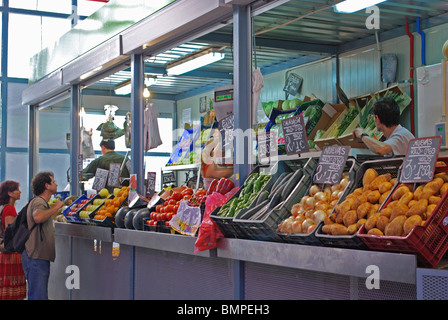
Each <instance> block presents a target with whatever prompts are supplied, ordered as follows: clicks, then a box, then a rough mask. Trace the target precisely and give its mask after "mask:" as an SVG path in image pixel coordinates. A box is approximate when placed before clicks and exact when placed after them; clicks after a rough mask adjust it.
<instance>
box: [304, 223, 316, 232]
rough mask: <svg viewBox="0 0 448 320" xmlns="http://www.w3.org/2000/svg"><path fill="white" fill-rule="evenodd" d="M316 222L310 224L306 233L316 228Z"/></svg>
mask: <svg viewBox="0 0 448 320" xmlns="http://www.w3.org/2000/svg"><path fill="white" fill-rule="evenodd" d="M316 226H317V225H316V224H312V225H310V226H309V227H308V230H307V231H306V233H311V232H313V230H314V229H315V228H316Z"/></svg>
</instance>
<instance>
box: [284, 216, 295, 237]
mask: <svg viewBox="0 0 448 320" xmlns="http://www.w3.org/2000/svg"><path fill="white" fill-rule="evenodd" d="M293 222H294V217H292V216H291V217H289V218H287V219H286V220H285V221H284V223H283V232H284V233H290V232H291V226H292V223H293Z"/></svg>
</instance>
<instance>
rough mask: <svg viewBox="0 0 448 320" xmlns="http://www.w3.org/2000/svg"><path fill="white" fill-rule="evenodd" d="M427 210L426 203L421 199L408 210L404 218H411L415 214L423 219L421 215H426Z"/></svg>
mask: <svg viewBox="0 0 448 320" xmlns="http://www.w3.org/2000/svg"><path fill="white" fill-rule="evenodd" d="M427 209H428V201H427V200H426V199H422V200H419V201H418V202H417V203H416V204H414V205H413V206H412V207H410V208H409V210H408V211H407V212H406V216H407V217H411V216H413V215H416V214H417V215H419V216H422V217H423V214H425V213H426V210H427Z"/></svg>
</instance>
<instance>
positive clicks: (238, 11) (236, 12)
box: [233, 5, 252, 186]
mask: <svg viewBox="0 0 448 320" xmlns="http://www.w3.org/2000/svg"><path fill="white" fill-rule="evenodd" d="M251 34H252V30H251V14H250V6H240V5H233V43H234V46H235V47H234V50H233V52H234V61H233V74H234V77H233V81H234V98H233V101H234V105H233V113H234V128H235V134H234V137H235V139H234V174H235V185H236V186H240V185H242V183H243V181H244V180H246V178H247V176H248V175H249V172H250V170H251V152H248V150H252V148H250V144H251V139H250V138H249V139H247V140H248V141H247V143H248V147H247V148H244V140H245V139H243V138H241V137H240V138H238V133H239V134H241V133H243V136H244V137H246V136H247V135H246V133H247V132H248V129H251V119H252V117H251V109H252V108H251V100H252V99H251V97H252V89H251V88H252V85H251V80H252V40H251V39H252V37H251Z"/></svg>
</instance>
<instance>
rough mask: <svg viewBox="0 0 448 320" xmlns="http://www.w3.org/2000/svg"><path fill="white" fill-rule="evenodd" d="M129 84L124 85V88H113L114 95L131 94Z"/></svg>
mask: <svg viewBox="0 0 448 320" xmlns="http://www.w3.org/2000/svg"><path fill="white" fill-rule="evenodd" d="M131 89H132V88H131V82H129V83H127V84H125V85H124V86H121V87H119V88H115V89H114V92H115V94H119V95H123V96H124V95H127V94H130V93H131Z"/></svg>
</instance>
